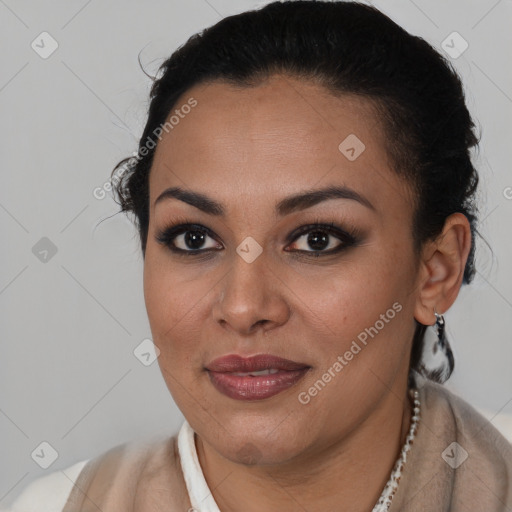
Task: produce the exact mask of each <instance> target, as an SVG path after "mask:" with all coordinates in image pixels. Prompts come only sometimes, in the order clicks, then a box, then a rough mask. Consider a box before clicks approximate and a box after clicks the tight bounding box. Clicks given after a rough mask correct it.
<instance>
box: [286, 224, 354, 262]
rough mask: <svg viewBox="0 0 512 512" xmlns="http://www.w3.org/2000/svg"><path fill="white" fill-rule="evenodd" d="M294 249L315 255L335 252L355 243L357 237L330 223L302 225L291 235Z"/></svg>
mask: <svg viewBox="0 0 512 512" xmlns="http://www.w3.org/2000/svg"><path fill="white" fill-rule="evenodd" d="M290 238H291V240H292V241H293V244H292V245H293V246H294V247H293V249H292V250H291V251H290V252H304V253H311V254H312V255H314V256H320V255H323V254H333V253H336V252H339V251H341V250H343V249H346V248H348V247H350V246H352V245H354V244H355V243H356V242H357V240H356V238H355V237H354V236H353V235H351V234H349V233H347V232H346V231H345V230H343V229H341V228H340V227H338V226H336V225H335V224H334V223H333V222H332V223H330V224H320V223H316V224H310V225H307V226H302V227H301V228H300V229H299V230H298V232H297V231H296V232H294V233H293V234H292V235H291V237H290ZM287 250H288V251H289V249H287Z"/></svg>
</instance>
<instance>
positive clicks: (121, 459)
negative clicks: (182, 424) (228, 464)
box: [8, 436, 179, 512]
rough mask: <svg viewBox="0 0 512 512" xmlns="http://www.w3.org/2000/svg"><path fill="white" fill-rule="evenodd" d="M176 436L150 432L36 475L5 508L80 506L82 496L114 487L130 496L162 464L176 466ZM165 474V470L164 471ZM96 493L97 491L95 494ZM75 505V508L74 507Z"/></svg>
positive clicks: (42, 510)
mask: <svg viewBox="0 0 512 512" xmlns="http://www.w3.org/2000/svg"><path fill="white" fill-rule="evenodd" d="M175 438H176V436H173V437H169V436H165V437H163V436H153V437H148V438H144V439H138V440H134V441H130V442H125V443H122V444H119V445H116V446H114V447H112V448H110V449H109V450H107V451H105V452H103V453H100V454H99V455H97V456H95V457H93V458H90V459H86V460H82V461H80V462H77V463H76V464H74V465H72V466H69V467H67V468H65V469H62V470H58V471H53V472H52V473H50V474H48V475H45V476H43V477H40V478H38V479H36V480H35V481H34V482H32V483H31V484H29V485H28V486H27V487H26V488H25V489H23V491H22V493H21V494H20V495H19V496H18V497H17V498H16V500H15V501H14V503H13V504H12V505H11V508H10V509H9V510H8V512H63V511H64V510H68V507H70V506H71V509H72V510H75V509H76V510H80V509H81V508H80V507H81V506H82V504H83V502H84V496H91V495H94V494H95V493H99V492H101V493H106V492H109V493H110V492H112V493H113V494H115V493H116V492H117V490H121V491H122V492H124V493H125V495H126V498H127V499H128V497H129V496H130V497H131V498H132V499H134V497H135V496H136V495H137V496H139V495H140V494H142V490H143V489H144V488H145V486H146V484H147V483H148V482H149V481H152V480H153V479H155V478H159V475H160V473H161V471H162V469H163V468H165V467H166V466H168V471H171V470H172V469H173V468H176V464H179V462H178V461H177V460H176V458H177V457H176V454H177V453H176V449H175V444H176V443H175ZM166 474H168V473H166ZM98 497H99V495H98ZM75 505H76V508H75Z"/></svg>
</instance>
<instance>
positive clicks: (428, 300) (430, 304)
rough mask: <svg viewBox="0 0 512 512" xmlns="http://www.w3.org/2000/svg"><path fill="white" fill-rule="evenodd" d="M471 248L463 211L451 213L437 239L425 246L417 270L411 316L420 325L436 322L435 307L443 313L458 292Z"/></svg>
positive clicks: (469, 229) (468, 228) (438, 311)
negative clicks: (413, 305)
mask: <svg viewBox="0 0 512 512" xmlns="http://www.w3.org/2000/svg"><path fill="white" fill-rule="evenodd" d="M470 249H471V227H470V224H469V221H468V219H467V217H466V216H465V215H463V214H462V213H454V214H452V215H450V216H449V217H448V218H447V219H446V221H445V224H444V227H443V231H442V233H441V234H440V235H439V237H438V238H436V240H433V241H431V242H427V244H426V245H425V247H424V249H423V251H422V256H421V261H420V267H419V272H418V285H417V292H418V294H417V300H416V306H415V310H414V317H415V318H416V320H417V321H418V322H420V323H421V324H423V325H432V324H434V323H435V320H436V317H435V315H434V308H435V310H436V311H437V313H439V314H443V313H444V312H445V311H446V310H447V309H449V308H450V306H451V305H452V304H453V302H454V301H455V299H456V298H457V295H458V294H459V290H460V287H461V285H462V279H463V277H464V268H465V266H466V261H467V259H468V255H469V251H470Z"/></svg>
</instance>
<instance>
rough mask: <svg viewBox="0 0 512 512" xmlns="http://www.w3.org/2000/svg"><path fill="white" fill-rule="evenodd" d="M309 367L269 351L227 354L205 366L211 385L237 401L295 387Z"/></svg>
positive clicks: (270, 394) (254, 398)
mask: <svg viewBox="0 0 512 512" xmlns="http://www.w3.org/2000/svg"><path fill="white" fill-rule="evenodd" d="M310 368H311V367H310V366H309V365H307V364H304V363H298V362H295V361H290V360H289V359H283V358H282V357H277V356H273V355H271V354H260V355H256V356H252V357H247V358H245V357H242V356H239V355H237V354H230V355H227V356H223V357H219V358H217V359H215V360H213V361H212V362H211V363H209V364H208V365H206V368H205V369H206V370H207V371H208V375H209V377H210V381H211V382H212V384H213V386H214V387H215V388H216V389H217V390H218V391H219V392H221V393H222V394H224V395H226V396H228V397H230V398H234V399H236V400H261V399H264V398H269V397H271V396H274V395H276V394H278V393H280V392H281V391H284V390H286V389H289V388H290V387H292V386H294V385H295V384H296V383H297V382H298V381H299V380H301V379H302V378H303V377H304V375H305V374H306V373H307V372H308V370H309V369H310Z"/></svg>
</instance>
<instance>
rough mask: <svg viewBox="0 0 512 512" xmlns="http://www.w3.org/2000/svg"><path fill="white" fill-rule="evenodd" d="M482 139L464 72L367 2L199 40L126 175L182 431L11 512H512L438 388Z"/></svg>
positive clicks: (245, 24) (495, 444)
mask: <svg viewBox="0 0 512 512" xmlns="http://www.w3.org/2000/svg"><path fill="white" fill-rule="evenodd" d="M473 129H474V124H473V122H472V120H471V117H470V115H469V112H468V110H467V108H466V106H465V102H464V94H463V89H462V84H461V82H460V80H459V78H458V76H457V75H456V73H455V72H454V71H453V69H452V68H451V66H450V65H448V64H447V62H446V61H445V60H444V59H443V58H442V57H441V56H440V55H439V54H438V53H437V52H436V51H435V50H434V49H433V48H432V47H431V46H430V45H428V44H427V43H426V42H425V41H423V40H422V39H420V38H417V37H414V36H411V35H409V34H408V33H407V32H405V31H404V30H403V29H401V28H400V27H399V26H397V25H396V24H395V23H394V22H392V21H391V20H390V19H389V18H387V17H386V16H384V15H383V14H382V13H380V12H379V11H378V10H377V9H375V8H372V7H369V6H366V5H363V4H357V3H352V2H346V3H345V2H343V3H337V2H311V1H295V2H275V3H272V4H269V5H267V6H266V7H264V8H262V9H260V10H256V11H251V12H246V13H242V14H239V15H236V16H231V17H229V18H226V19H223V20H222V21H220V22H219V23H217V24H216V25H215V26H213V27H211V28H209V29H207V30H205V31H204V32H202V33H201V34H199V35H195V36H193V37H192V38H191V39H190V40H189V41H188V42H187V43H186V44H185V45H184V46H182V47H181V48H179V49H178V50H177V51H176V52H175V53H174V54H173V55H172V56H171V57H170V58H169V59H168V60H167V61H166V62H165V63H164V64H163V65H162V68H161V75H160V77H159V78H158V79H156V80H155V83H154V86H153V88H152V91H151V104H150V109H149V115H148V120H147V124H146V127H145V130H144V133H143V136H142V138H141V140H140V143H139V152H138V155H137V157H135V158H131V159H126V160H125V161H123V162H122V163H120V165H119V166H118V167H117V168H116V169H115V171H114V173H113V181H114V183H116V185H117V192H118V196H119V199H120V204H121V207H122V210H123V211H126V212H130V213H132V214H133V215H134V217H135V221H136V224H137V227H138V230H139V234H140V241H141V247H142V252H143V255H144V294H145V301H146V307H147V312H148V317H149V321H150V325H151V330H152V334H153V339H154V343H155V345H156V346H157V348H158V350H159V358H158V360H159V365H160V368H161V371H162V374H163V377H164V379H165V382H166V384H167V386H168V388H169V391H170V392H171V394H172V396H173V398H174V400H175V401H176V403H177V405H178V406H179V408H180V410H181V411H182V412H183V414H184V416H185V418H186V421H185V423H184V425H183V427H182V429H181V430H180V432H179V434H177V435H175V436H173V437H170V438H165V439H158V440H156V439H152V440H151V441H149V440H148V441H140V442H134V443H128V444H124V445H120V446H117V447H115V448H113V449H112V450H110V451H108V452H106V453H104V454H102V455H100V456H98V457H96V458H94V459H91V460H87V461H82V462H80V463H78V464H76V465H75V466H73V467H71V468H68V469H67V470H65V471H64V473H65V476H63V474H62V473H60V474H57V473H54V474H53V475H50V476H48V477H45V478H44V479H40V480H39V481H36V482H35V483H34V484H32V485H31V486H30V487H29V488H28V489H27V490H25V492H24V493H23V495H22V496H21V497H20V498H19V499H18V500H17V502H16V503H15V505H14V506H13V510H15V511H16V510H29V507H32V508H30V510H49V509H51V510H63V511H66V512H71V511H73V512H75V511H89V510H102V511H105V512H107V511H109V512H110V511H129V510H133V511H150V510H151V511H157V510H158V511H159V510H162V511H163V510H184V511H185V510H201V511H222V512H228V511H241V510H243V511H246V512H247V511H252V510H258V511H261V510H265V511H273V510H276V511H277V510H279V511H292V510H308V511H320V510H322V511H325V510H350V511H357V512H358V511H360V512H366V511H372V510H373V511H383V510H389V511H398V510H415V511H416V510H425V511H439V510H450V511H456V512H459V511H464V510H485V511H487V512H489V511H505V510H512V447H511V446H510V444H509V443H508V442H507V441H506V440H505V438H504V437H503V436H502V435H501V434H499V433H498V431H497V430H495V429H494V427H493V426H492V425H490V424H489V423H488V422H486V421H485V420H484V418H483V417H482V416H480V415H479V414H478V413H477V412H476V411H475V410H474V409H473V408H472V407H471V406H469V405H468V404H466V403H465V402H463V401H462V400H461V399H460V398H458V397H456V396H455V395H453V394H452V393H450V392H449V391H448V390H446V389H445V388H443V386H442V385H441V384H442V382H444V381H445V380H446V379H447V378H448V377H449V375H450V373H451V371H452V369H453V355H452V353H451V350H450V347H449V344H448V341H447V340H446V338H445V336H444V318H443V313H445V311H446V310H447V309H448V308H449V307H450V306H451V305H452V304H453V302H454V301H455V299H456V297H457V295H458V293H459V290H460V287H461V285H462V283H468V282H470V280H471V278H472V276H473V273H474V261H473V260H474V235H475V233H476V230H475V222H476V214H475V206H474V196H475V191H476V188H477V183H478V176H477V173H476V170H475V169H474V167H473V165H472V163H471V160H470V156H469V152H470V149H471V148H473V147H474V146H475V145H476V144H477V142H478V140H477V137H476V135H475V133H474V131H473ZM435 381H437V382H435ZM73 482H74V485H73ZM34 504H37V505H34Z"/></svg>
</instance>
